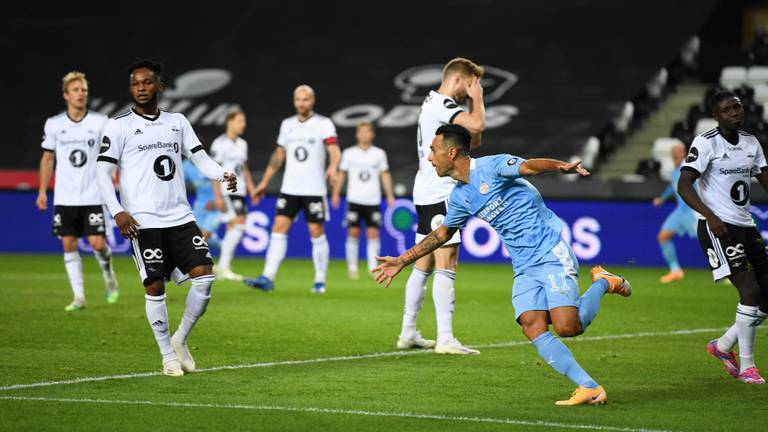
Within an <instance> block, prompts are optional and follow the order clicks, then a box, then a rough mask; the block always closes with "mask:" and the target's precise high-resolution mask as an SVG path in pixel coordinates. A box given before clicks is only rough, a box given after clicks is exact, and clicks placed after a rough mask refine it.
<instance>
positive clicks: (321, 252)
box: [312, 234, 331, 283]
mask: <svg viewBox="0 0 768 432" xmlns="http://www.w3.org/2000/svg"><path fill="white" fill-rule="evenodd" d="M330 254H331V250H330V246H329V245H328V238H327V237H325V234H321V235H320V236H319V237H315V238H313V239H312V261H313V262H314V263H315V282H323V283H325V275H326V273H328V260H329V255H330Z"/></svg>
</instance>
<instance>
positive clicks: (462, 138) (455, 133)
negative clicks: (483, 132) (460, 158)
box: [435, 124, 472, 156]
mask: <svg viewBox="0 0 768 432" xmlns="http://www.w3.org/2000/svg"><path fill="white" fill-rule="evenodd" d="M435 135H442V136H443V142H444V143H445V144H446V145H449V146H451V147H456V148H457V149H459V153H461V154H463V155H466V156H469V147H470V143H471V142H472V135H470V133H469V131H468V130H467V128H465V127H464V126H461V125H457V124H446V125H442V126H440V127H439V128H437V131H436V132H435Z"/></svg>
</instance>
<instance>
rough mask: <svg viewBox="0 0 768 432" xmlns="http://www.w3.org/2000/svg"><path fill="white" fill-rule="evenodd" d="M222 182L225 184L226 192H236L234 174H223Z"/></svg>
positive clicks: (235, 177)
mask: <svg viewBox="0 0 768 432" xmlns="http://www.w3.org/2000/svg"><path fill="white" fill-rule="evenodd" d="M224 181H225V182H227V190H228V191H230V192H236V191H237V176H236V175H235V174H230V173H224Z"/></svg>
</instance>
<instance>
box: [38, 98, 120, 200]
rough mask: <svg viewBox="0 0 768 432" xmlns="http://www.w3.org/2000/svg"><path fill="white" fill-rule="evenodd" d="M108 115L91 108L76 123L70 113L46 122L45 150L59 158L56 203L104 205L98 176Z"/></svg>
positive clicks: (55, 190) (55, 193) (63, 113)
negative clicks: (100, 147)
mask: <svg viewBox="0 0 768 432" xmlns="http://www.w3.org/2000/svg"><path fill="white" fill-rule="evenodd" d="M106 122H107V117H106V116H105V115H103V114H100V113H97V112H93V111H88V112H86V114H85V117H83V118H82V119H80V121H78V122H76V121H74V120H72V119H71V118H69V115H68V114H67V112H66V111H65V112H62V113H61V114H59V115H56V116H53V117H50V118H48V120H46V121H45V128H44V134H43V142H42V144H41V145H40V146H41V147H42V148H43V150H45V151H50V152H53V153H54V155H55V157H56V172H55V184H54V187H53V204H54V205H62V206H91V205H101V204H102V203H103V202H104V201H103V200H102V198H101V194H100V193H99V188H98V186H97V185H96V182H95V181H94V179H95V178H96V158H97V157H98V156H99V142H100V141H101V134H102V131H103V130H104V125H105V124H106Z"/></svg>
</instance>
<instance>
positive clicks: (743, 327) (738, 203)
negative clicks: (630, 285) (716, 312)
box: [677, 91, 768, 384]
mask: <svg viewBox="0 0 768 432" xmlns="http://www.w3.org/2000/svg"><path fill="white" fill-rule="evenodd" d="M709 108H710V109H711V111H712V116H713V117H714V118H715V120H717V128H715V129H712V130H710V131H708V132H705V133H703V134H701V135H699V136H697V137H696V138H695V139H694V140H693V143H692V144H691V149H690V151H689V152H688V157H686V159H685V162H684V163H683V167H682V169H681V173H680V180H679V181H678V185H677V190H678V191H679V193H680V196H681V197H683V199H684V200H685V202H686V203H688V205H689V206H691V208H692V209H693V210H695V211H697V212H698V213H699V216H698V217H699V226H698V235H699V243H701V247H702V249H704V253H705V254H706V256H707V260H708V261H709V265H710V267H711V268H712V275H713V277H714V279H715V280H716V281H717V280H720V279H722V278H726V277H727V278H729V279H730V280H731V282H732V283H733V285H734V286H736V289H737V290H738V292H739V304H738V305H737V306H736V322H735V324H734V325H733V326H731V327H730V328H729V329H728V331H726V332H725V334H723V335H722V336H720V338H719V339H715V340H712V341H710V342H709V344H707V351H708V352H709V353H710V354H711V355H713V356H714V357H715V358H717V359H718V360H720V361H721V362H722V363H723V365H724V367H725V370H726V372H728V373H729V374H730V375H732V376H733V377H735V378H737V379H738V380H739V381H741V382H744V383H748V384H765V379H763V377H761V376H760V373H759V372H758V370H757V367H756V366H755V360H754V356H753V348H754V345H755V336H756V334H757V327H758V326H759V325H760V324H761V323H762V322H763V320H765V318H766V316H768V254H766V250H765V241H764V240H763V238H762V237H761V236H760V233H759V232H758V231H757V228H756V227H755V222H754V220H753V219H752V215H751V214H750V211H749V208H750V202H749V189H750V187H749V183H750V179H751V178H752V177H757V180H758V181H759V182H760V184H761V185H762V186H763V188H764V189H766V190H768V164H767V163H766V160H765V154H764V153H763V148H762V147H761V146H760V143H759V142H758V141H757V139H756V138H755V137H754V136H753V135H750V134H748V133H747V132H744V131H741V130H739V127H741V125H742V123H743V122H744V108H743V106H742V105H741V101H740V100H739V98H738V97H737V96H736V94H735V93H733V92H730V91H720V92H718V93H715V94H714V95H713V96H712V98H711V99H710V104H709ZM697 179H698V185H699V192H698V193H697V192H696V190H695V189H694V188H693V183H694V181H696V180H697ZM737 341H738V343H739V359H740V360H741V365H739V361H737V360H736V355H735V354H734V353H733V347H734V346H735V345H736V342H737Z"/></svg>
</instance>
